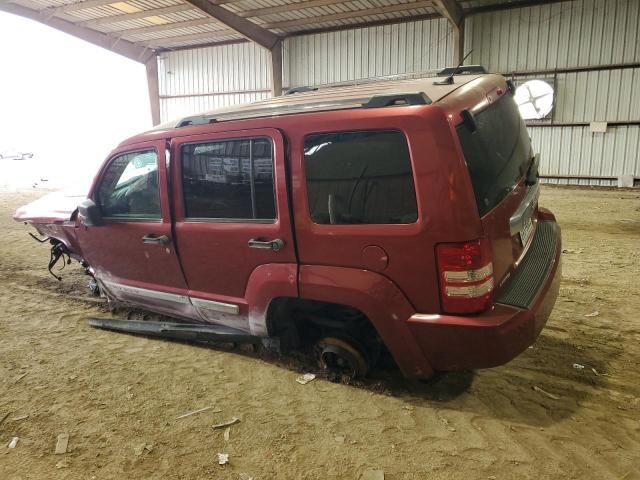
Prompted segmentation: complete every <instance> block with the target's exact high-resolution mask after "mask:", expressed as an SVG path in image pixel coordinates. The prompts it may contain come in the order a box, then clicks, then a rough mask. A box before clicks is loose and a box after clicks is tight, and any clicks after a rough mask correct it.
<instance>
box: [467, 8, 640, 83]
mask: <svg viewBox="0 0 640 480" xmlns="http://www.w3.org/2000/svg"><path fill="white" fill-rule="evenodd" d="M639 23H640V2H639V1H638V0H578V1H573V2H561V3H554V4H548V5H540V6H536V7H528V8H514V9H510V10H502V11H498V12H491V13H483V14H477V15H472V16H471V17H469V18H467V21H466V23H465V27H466V46H467V50H469V49H471V48H473V53H472V54H471V62H472V63H478V64H481V65H484V66H485V67H487V68H488V69H489V70H490V71H493V72H503V73H505V72H511V71H518V70H519V71H522V70H543V69H555V68H562V67H575V66H593V65H603V64H613V63H628V62H638V61H640V37H639V36H638V24H639Z"/></svg>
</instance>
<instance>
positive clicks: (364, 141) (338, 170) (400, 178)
mask: <svg viewBox="0 0 640 480" xmlns="http://www.w3.org/2000/svg"><path fill="white" fill-rule="evenodd" d="M304 157H305V172H306V179H307V192H308V199H309V210H310V214H311V218H312V220H313V221H314V222H315V223H320V224H392V223H398V224H400V223H414V222H415V221H416V220H417V219H418V209H417V206H416V193H415V186H414V183H413V173H412V170H411V159H410V156H409V148H408V146H407V140H406V138H405V136H404V135H403V134H402V133H401V132H398V131H364V132H337V133H323V134H316V135H309V136H307V137H306V139H305V144H304Z"/></svg>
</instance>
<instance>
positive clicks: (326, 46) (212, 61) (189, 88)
mask: <svg viewBox="0 0 640 480" xmlns="http://www.w3.org/2000/svg"><path fill="white" fill-rule="evenodd" d="M451 57H452V36H451V28H450V27H449V25H448V23H447V21H446V20H445V19H434V20H423V21H418V22H410V23H401V24H395V25H384V26H378V27H369V28H359V29H353V30H345V31H339V32H328V33H320V34H315V35H305V36H296V37H290V38H287V39H286V40H285V42H284V50H283V83H284V86H285V88H290V87H294V86H301V85H321V84H326V83H335V82H341V81H346V80H354V79H362V78H370V77H380V76H386V75H394V74H398V73H406V72H423V71H427V70H433V69H436V68H440V67H442V66H444V65H448V64H450V63H451ZM269 65H270V62H269V57H268V54H267V52H266V50H264V49H262V48H260V47H258V46H257V45H255V44H252V43H243V44H236V45H224V46H218V47H210V48H201V49H194V50H181V51H176V52H166V53H163V54H162V55H161V56H160V58H159V63H158V76H159V89H160V116H161V120H162V121H163V122H165V121H168V120H173V119H175V118H177V117H180V116H182V115H187V114H193V113H197V112H201V111H205V110H210V109H213V108H216V107H219V106H225V105H230V104H237V103H246V102H252V101H255V100H259V99H262V98H267V97H269V96H270V95H271V93H270V88H271V86H270V80H269V68H270V67H269Z"/></svg>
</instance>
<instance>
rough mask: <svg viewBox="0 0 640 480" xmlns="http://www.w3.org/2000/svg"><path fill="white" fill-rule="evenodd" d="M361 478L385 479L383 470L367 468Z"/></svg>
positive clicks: (370, 479)
mask: <svg viewBox="0 0 640 480" xmlns="http://www.w3.org/2000/svg"><path fill="white" fill-rule="evenodd" d="M360 480H384V471H383V470H367V471H365V472H364V473H363V474H362V476H361V477H360Z"/></svg>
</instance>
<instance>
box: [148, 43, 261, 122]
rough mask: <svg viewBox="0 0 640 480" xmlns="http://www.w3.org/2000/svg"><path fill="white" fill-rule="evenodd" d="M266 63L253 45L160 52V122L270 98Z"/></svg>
mask: <svg viewBox="0 0 640 480" xmlns="http://www.w3.org/2000/svg"><path fill="white" fill-rule="evenodd" d="M269 64H270V62H269V59H268V54H267V52H266V50H265V49H263V48H261V47H259V46H258V45H256V44H254V43H239V44H233V45H223V46H218V47H210V48H199V49H194V50H180V51H176V52H167V53H163V54H162V55H161V56H160V57H159V59H158V80H159V90H160V117H161V120H162V121H163V122H165V121H168V120H173V119H176V118H178V117H180V116H183V115H188V114H193V113H197V112H203V111H206V110H211V109H214V108H217V107H222V106H226V105H232V104H237V103H248V102H253V101H255V100H260V99H262V98H267V97H269V96H271V85H270V79H269Z"/></svg>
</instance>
